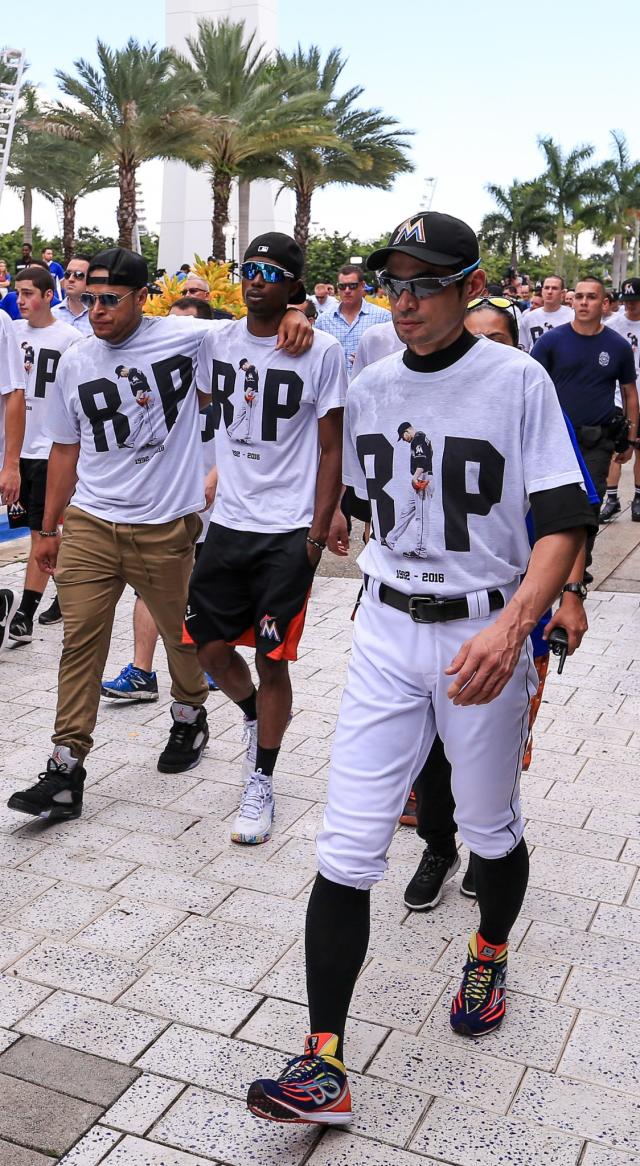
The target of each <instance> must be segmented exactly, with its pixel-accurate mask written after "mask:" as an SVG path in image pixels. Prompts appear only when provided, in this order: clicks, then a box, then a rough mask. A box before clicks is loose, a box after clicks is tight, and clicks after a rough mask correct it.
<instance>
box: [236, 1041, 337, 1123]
mask: <svg viewBox="0 0 640 1166" xmlns="http://www.w3.org/2000/svg"><path fill="white" fill-rule="evenodd" d="M337 1047H338V1037H337V1036H335V1034H334V1033H331V1032H314V1033H311V1035H310V1036H308V1037H307V1038H306V1040H305V1042H304V1055H303V1056H302V1057H294V1058H293V1060H292V1061H289V1063H288V1065H286V1066H285V1068H284V1070H283V1072H282V1073H281V1074H280V1076H279V1077H278V1080H277V1081H274V1080H272V1079H270V1078H263V1079H261V1080H259V1081H254V1082H253V1084H252V1085H250V1086H249V1092H248V1094H247V1105H248V1107H249V1109H250V1110H251V1112H252V1113H253V1114H255V1116H256V1117H263V1118H266V1120H267V1121H280V1122H318V1123H322V1124H325V1125H347V1124H348V1123H349V1122H350V1121H351V1119H352V1118H353V1114H352V1112H351V1093H350V1092H349V1082H348V1081H347V1074H346V1071H345V1067H344V1065H343V1064H342V1061H339V1060H338V1058H337V1057H336V1055H335V1053H336V1049H337Z"/></svg>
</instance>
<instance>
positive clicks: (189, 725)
mask: <svg viewBox="0 0 640 1166" xmlns="http://www.w3.org/2000/svg"><path fill="white" fill-rule="evenodd" d="M171 720H172V725H171V732H170V733H169V740H168V741H167V744H166V745H165V747H164V749H163V750H162V753H161V754H160V757H159V758H158V769H159V770H160V772H161V773H184V771H185V770H186V769H195V767H196V765H199V763H200V759H201V757H202V754H203V753H204V748H205V745H206V744H207V741H208V740H209V727H208V725H207V711H206V709H205V708H204V707H203V706H202V705H200V707H198V708H196V707H195V706H194V705H190V704H179V703H178V701H176V700H174V702H173V704H172V705H171Z"/></svg>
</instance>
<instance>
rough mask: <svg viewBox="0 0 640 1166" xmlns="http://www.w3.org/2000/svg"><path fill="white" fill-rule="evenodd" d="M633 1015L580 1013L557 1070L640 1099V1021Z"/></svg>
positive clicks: (565, 1074)
mask: <svg viewBox="0 0 640 1166" xmlns="http://www.w3.org/2000/svg"><path fill="white" fill-rule="evenodd" d="M612 979H613V977H612ZM613 990H614V991H615V985H614V986H613ZM632 1015H633V1013H631V1014H629V1013H627V1015H626V1016H625V1017H616V1016H596V1015H594V1013H593V1012H583V1013H581V1015H580V1016H579V1017H578V1019H577V1021H576V1023H575V1026H574V1028H573V1031H572V1033H571V1036H570V1037H569V1040H568V1042H567V1046H566V1048H565V1050H564V1053H563V1056H562V1060H561V1061H560V1065H559V1066H558V1072H559V1073H560V1074H561V1075H562V1076H563V1077H571V1078H575V1079H576V1080H579V1081H587V1082H589V1083H590V1084H592V1085H603V1086H605V1087H606V1088H608V1089H616V1090H621V1091H622V1092H623V1093H631V1094H633V1096H634V1097H637V1098H639V1099H640V1063H639V1062H638V1048H639V1047H640V1023H638V1022H637V1021H635V1020H632V1019H631V1016H632Z"/></svg>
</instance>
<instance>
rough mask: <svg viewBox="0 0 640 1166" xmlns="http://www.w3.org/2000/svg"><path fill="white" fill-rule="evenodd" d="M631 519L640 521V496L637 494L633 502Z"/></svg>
mask: <svg viewBox="0 0 640 1166" xmlns="http://www.w3.org/2000/svg"><path fill="white" fill-rule="evenodd" d="M631 521H632V522H640V498H638V496H637V495H636V496H635V497H634V499H633V502H632V503H631Z"/></svg>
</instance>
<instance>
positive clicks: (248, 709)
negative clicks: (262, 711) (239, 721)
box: [236, 688, 258, 721]
mask: <svg viewBox="0 0 640 1166" xmlns="http://www.w3.org/2000/svg"><path fill="white" fill-rule="evenodd" d="M257 696H258V694H257V692H256V690H255V688H254V689H253V692H252V693H251V696H247V697H245V699H244V700H237V701H236V704H237V706H238V708H239V709H242V712H243V713H244V715H245V717H246V718H247V720H248V721H257V719H258V705H257Z"/></svg>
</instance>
